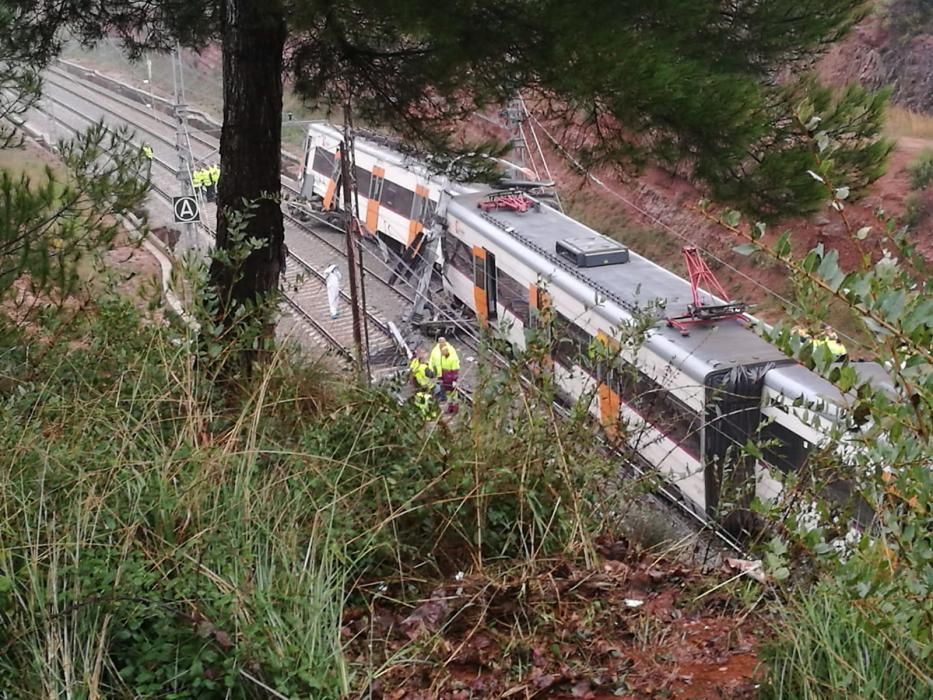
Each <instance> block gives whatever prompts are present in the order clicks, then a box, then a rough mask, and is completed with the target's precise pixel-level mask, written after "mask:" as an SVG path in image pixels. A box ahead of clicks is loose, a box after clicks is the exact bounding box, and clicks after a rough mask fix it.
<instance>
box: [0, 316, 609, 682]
mask: <svg viewBox="0 0 933 700" xmlns="http://www.w3.org/2000/svg"><path fill="white" fill-rule="evenodd" d="M48 320H49V322H54V319H48ZM180 333H181V331H179V330H177V329H173V328H163V327H160V326H154V325H145V324H143V323H141V322H140V319H139V318H138V316H137V312H136V311H135V310H134V309H133V308H132V307H131V306H129V305H128V304H126V303H121V302H115V301H107V300H104V301H101V302H99V303H98V304H97V305H96V306H94V307H92V309H91V312H90V313H89V315H88V317H87V319H86V323H85V325H84V326H83V327H78V328H75V329H73V333H72V335H71V336H66V335H62V336H60V337H59V342H58V343H57V344H55V345H48V346H45V347H41V348H39V349H37V348H36V347H35V344H33V347H27V346H26V345H25V344H23V343H20V344H19V345H17V343H13V342H9V341H8V342H7V344H6V345H5V346H4V347H5V352H3V353H2V354H0V375H2V379H3V381H0V392H2V393H0V427H2V430H0V455H3V456H2V458H0V623H2V624H0V690H5V689H9V688H14V687H16V688H19V689H21V690H22V695H23V696H25V697H33V696H37V697H38V696H43V697H50V696H53V695H54V696H62V697H79V698H84V697H87V698H103V697H107V698H110V697H115V698H121V697H126V698H130V697H133V698H146V697H165V696H171V697H176V698H189V697H192V698H193V697H198V698H213V697H218V698H219V697H243V698H245V697H270V696H271V697H314V698H328V697H340V696H342V695H344V694H346V693H347V692H348V691H349V690H350V689H351V688H352V687H353V686H354V678H355V674H356V675H359V676H361V677H368V674H371V673H372V669H370V668H367V667H366V663H365V662H364V663H363V664H362V666H355V667H353V666H350V665H349V664H348V662H347V660H346V659H345V658H344V657H343V650H342V640H341V627H342V625H341V620H342V615H343V609H344V605H345V603H346V602H347V600H348V596H357V595H360V593H359V591H360V590H361V589H362V588H365V586H363V587H362V588H361V586H360V584H365V583H367V582H372V581H376V580H378V581H389V582H390V583H391V582H392V581H402V582H408V583H412V582H414V583H416V584H417V581H418V580H422V579H425V578H430V577H432V576H433V577H436V576H438V575H441V576H446V575H447V574H448V573H449V572H451V571H452V570H453V571H456V570H464V569H467V568H470V567H485V566H488V565H490V564H496V565H498V564H499V563H502V564H503V565H505V566H508V567H513V568H514V567H515V566H516V565H522V564H525V563H528V564H534V563H535V562H537V561H539V560H540V559H541V558H544V557H549V556H553V555H563V554H568V553H569V554H571V555H577V554H583V555H588V554H589V553H591V551H592V547H591V545H590V538H591V536H592V535H593V534H594V531H595V529H596V528H597V527H600V526H601V525H602V521H601V520H600V518H599V517H598V515H597V506H598V503H599V499H598V498H597V497H596V494H597V493H598V490H597V489H596V488H595V486H594V485H595V484H598V483H600V482H601V481H602V479H603V477H604V476H605V475H607V474H609V473H612V470H613V469H614V468H613V467H612V465H611V464H608V463H606V461H605V460H604V459H603V458H602V457H601V456H600V455H599V454H598V452H597V450H596V448H595V447H594V446H593V444H592V440H591V439H590V438H591V430H592V428H591V426H590V425H589V423H588V422H583V421H576V422H574V421H570V422H564V421H561V420H560V419H558V417H557V416H555V415H554V414H553V412H552V410H551V403H550V399H549V398H548V395H547V393H546V390H542V389H540V388H538V389H536V388H534V387H530V386H528V385H527V383H526V382H525V381H523V380H522V379H521V368H522V365H523V363H524V359H523V358H518V359H517V361H516V363H515V366H514V367H513V368H512V369H510V370H509V371H505V372H501V373H500V372H491V373H489V374H488V375H486V376H484V377H483V378H482V379H481V381H480V382H479V384H478V385H477V394H476V402H475V408H474V409H473V410H472V411H470V410H468V409H467V408H464V410H463V412H462V413H461V415H459V416H458V417H457V418H456V419H454V420H452V421H450V422H449V423H444V422H437V423H436V422H429V423H427V424H426V423H424V421H423V419H422V418H421V416H420V414H419V412H418V411H417V409H416V408H415V407H414V406H412V405H410V404H407V403H399V402H398V400H397V398H396V396H395V395H394V394H393V392H392V391H387V390H384V389H371V390H362V389H356V388H349V389H345V390H343V392H339V391H337V390H335V388H334V384H335V383H338V384H339V383H340V380H339V379H335V378H332V377H330V375H329V374H328V373H327V371H323V370H321V369H319V368H317V367H314V366H312V367H308V366H306V365H302V364H299V363H298V362H296V361H295V360H294V359H293V358H292V356H291V355H290V354H289V353H288V352H286V351H284V350H280V351H278V352H277V353H276V354H274V355H273V356H271V357H270V358H268V359H267V361H266V363H265V364H264V366H263V368H262V371H261V372H259V373H258V374H257V375H256V376H254V378H253V379H252V380H251V381H250V383H249V384H248V385H246V386H243V387H241V388H239V389H238V390H237V391H236V392H235V393H234V394H231V393H230V389H229V388H227V389H225V390H224V393H223V394H218V393H215V388H214V384H213V383H212V382H211V381H210V379H211V378H210V377H209V376H207V375H206V374H205V372H206V370H205V369H204V368H203V367H199V366H198V365H199V364H201V363H194V362H192V358H191V356H190V354H189V353H190V350H189V348H190V347H192V345H191V344H190V343H188V342H179V341H183V340H186V339H185V338H181V337H179V334H180ZM41 335H42V333H41V329H39V332H38V336H37V337H41ZM19 340H21V341H22V340H23V338H20V339H19ZM542 392H543V393H542ZM397 591H398V595H408V594H411V595H413V596H417V595H418V593H419V592H418V590H417V585H416V586H414V587H409V586H408V585H407V584H406V585H404V586H400V587H399V588H398V589H397Z"/></svg>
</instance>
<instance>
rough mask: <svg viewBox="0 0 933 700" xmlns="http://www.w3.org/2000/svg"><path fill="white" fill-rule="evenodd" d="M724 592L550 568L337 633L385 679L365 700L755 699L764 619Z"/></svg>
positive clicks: (364, 613) (390, 611)
mask: <svg viewBox="0 0 933 700" xmlns="http://www.w3.org/2000/svg"><path fill="white" fill-rule="evenodd" d="M724 577H725V574H723V578H724ZM716 584H717V580H716V577H705V578H704V577H701V576H700V575H699V574H697V573H696V572H695V571H693V570H691V569H688V568H684V567H683V566H681V565H679V564H676V563H672V562H667V561H663V560H662V561H658V560H654V561H652V560H650V559H644V560H642V561H639V562H636V563H631V562H630V561H629V562H628V563H626V562H622V561H617V560H613V559H606V560H604V561H603V562H602V564H600V565H599V566H598V567H597V568H594V569H585V568H577V567H575V566H574V565H571V564H568V563H552V564H551V565H550V568H548V569H546V570H536V571H534V572H531V573H526V574H525V575H517V574H516V575H515V576H514V577H511V578H510V577H508V576H504V577H499V578H496V579H493V578H491V577H490V578H487V577H483V576H480V575H471V576H467V577H465V578H464V579H463V580H461V581H451V582H449V583H447V584H444V585H440V586H437V587H435V588H434V590H433V591H431V593H430V595H427V596H426V597H425V598H424V599H423V600H421V601H418V602H416V603H414V604H412V605H403V604H401V603H399V602H396V601H397V595H396V594H397V593H398V592H397V591H394V590H393V589H392V587H390V590H389V591H387V592H385V593H384V595H383V596H381V597H378V598H376V599H375V600H374V601H371V602H370V603H369V604H368V605H366V606H360V607H355V608H351V609H349V610H348V611H347V613H346V616H345V619H344V629H343V635H344V638H345V640H346V641H347V649H348V656H349V658H350V659H351V661H352V662H353V663H354V664H360V665H362V666H364V667H370V668H378V669H380V671H379V673H378V679H377V680H375V681H374V682H373V683H372V685H371V686H370V687H368V688H366V689H364V690H363V691H362V692H361V695H360V697H361V698H362V697H372V698H376V699H380V700H466V699H467V698H509V697H511V698H589V699H590V700H603V699H605V700H608V699H609V698H620V697H622V698H627V699H628V700H634V699H635V698H655V697H657V698H662V697H663V698H670V699H672V700H726V699H731V700H738V699H745V698H753V697H755V695H756V690H757V688H758V682H759V680H760V678H761V675H762V673H761V668H760V666H759V661H758V657H757V655H756V652H757V650H758V649H759V646H760V644H761V642H762V640H763V638H764V637H766V635H767V632H765V631H764V629H766V625H765V624H764V623H765V621H764V620H763V619H761V618H756V617H754V616H746V615H743V614H740V613H741V606H740V605H738V604H736V602H735V601H734V600H733V599H732V598H731V597H730V596H729V595H728V594H726V593H723V592H722V590H719V591H715V592H712V593H710V592H711V591H713V588H714V587H715V586H716ZM706 593H710V594H709V595H706Z"/></svg>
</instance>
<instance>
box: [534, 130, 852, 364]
mask: <svg viewBox="0 0 933 700" xmlns="http://www.w3.org/2000/svg"><path fill="white" fill-rule="evenodd" d="M529 117H530V119H531V120H532V122H533V123H535V124H537V125H538V127H539V128H540V129H541V131H542V132H543V133H544V135H545V136H546V137H547V139H548V140H549V141H550V142H551V144H552V145H553V146H554V148H555V149H556V150H557V152H558V153H560V154H561V155H562V156H563V157H564V158H565V159H566V160H567V161H569V162H570V163H571V164H572V165H573V167H574V168H576V169H577V170H578V171H580V173H581V174H582V175H583V176H584V177H586V178H587V179H588V180H590V181H592V182H593V183H595V184H596V185H598V186H599V187H601V188H602V189H603V190H605V191H606V192H607V193H609V194H610V195H612V196H613V197H615V198H616V199H618V200H619V201H621V202H623V203H625V204H626V205H627V206H629V207H631V208H632V209H634V210H635V211H637V212H638V213H639V214H641V215H642V216H644V217H645V218H646V219H648V220H649V221H651V222H652V223H653V224H655V225H656V226H659V227H660V228H662V229H664V230H665V231H667V232H668V233H670V234H672V235H674V236H676V237H677V238H679V239H680V240H682V241H684V242H685V243H689V244H690V245H692V246H696V247H697V248H699V249H700V250H701V251H703V254H704V255H707V256H709V257H710V258H712V259H713V260H715V261H716V262H718V263H719V264H720V265H722V266H723V267H726V268H728V269H729V270H731V271H732V272H734V273H735V274H737V275H739V276H740V277H742V278H743V279H745V280H747V281H748V282H751V283H752V284H753V285H754V286H756V287H758V288H759V289H761V290H762V291H764V292H766V293H767V294H770V295H771V296H773V297H774V298H776V299H778V300H779V301H780V302H781V303H783V304H785V305H786V306H788V307H790V308H793V309H797V310H798V311H803V309H802V308H801V307H800V305H799V304H797V303H795V302H793V301H792V300H790V299H788V298H787V297H785V296H784V295H782V294H781V293H780V292H777V291H775V290H773V289H771V288H770V287H768V286H767V285H765V284H763V283H762V282H761V281H759V280H756V279H755V278H754V277H752V276H751V275H749V274H748V273H746V272H744V271H743V270H740V269H739V268H737V267H736V266H734V265H732V264H731V263H729V262H727V261H725V260H723V259H722V258H721V257H719V256H718V255H716V254H715V253H713V252H712V251H710V250H709V249H708V248H706V247H704V246H701V245H698V244H697V242H696V241H694V240H693V239H691V238H690V237H689V236H687V235H686V234H685V233H684V232H683V231H676V230H675V229H674V228H673V227H672V226H670V225H669V224H668V223H667V222H665V221H663V220H662V219H660V218H659V217H658V216H656V215H655V214H652V213H651V212H649V211H647V210H646V209H644V208H643V207H641V206H639V205H638V204H636V203H635V202H633V201H631V200H630V199H629V198H627V197H625V196H624V195H622V194H621V193H619V192H617V191H616V190H614V189H613V188H611V187H610V186H609V185H607V184H606V183H605V182H603V181H602V180H601V179H600V178H599V177H597V176H596V175H594V174H593V173H592V172H590V171H589V170H588V169H587V168H586V167H585V166H584V165H583V164H582V163H580V162H579V161H578V160H577V159H576V158H574V156H573V154H571V153H570V152H569V151H568V150H567V149H566V148H565V147H564V146H563V145H562V144H561V143H560V142H559V141H558V140H557V139H556V138H555V137H554V136H553V135H552V134H551V133H550V131H548V129H547V128H546V127H545V126H544V125H543V124H542V123H541V122H540V120H539V119H538V118H537V117H535V116H534V115H533V114H531V113H530V112H529ZM685 228H686V227H685ZM837 333H838V334H839V335H840V336H842V337H843V338H845V339H846V340H848V341H851V342H852V343H854V344H856V345H858V346H860V347H864V343H862V342H861V341H860V340H858V339H857V338H854V337H852V336H850V335H848V334H846V333H844V332H840V331H837Z"/></svg>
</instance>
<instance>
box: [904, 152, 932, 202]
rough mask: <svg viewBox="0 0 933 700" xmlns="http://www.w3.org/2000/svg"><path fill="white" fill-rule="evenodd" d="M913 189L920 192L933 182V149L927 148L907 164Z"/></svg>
mask: <svg viewBox="0 0 933 700" xmlns="http://www.w3.org/2000/svg"><path fill="white" fill-rule="evenodd" d="M907 172H908V173H910V187H911V189H913V190H915V191H917V192H920V191H921V190H925V189H926V188H927V187H929V186H930V183H933V150H931V149H927V150H925V151H924V152H923V153H921V154H920V155H919V156H917V158H916V160H914V161H913V162H912V163H911V164H910V165H909V166H907Z"/></svg>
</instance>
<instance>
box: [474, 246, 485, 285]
mask: <svg viewBox="0 0 933 700" xmlns="http://www.w3.org/2000/svg"><path fill="white" fill-rule="evenodd" d="M473 286H474V287H476V288H477V289H482V290H483V291H485V290H486V258H481V257H480V256H478V255H474V256H473Z"/></svg>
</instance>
